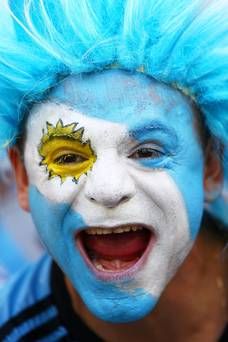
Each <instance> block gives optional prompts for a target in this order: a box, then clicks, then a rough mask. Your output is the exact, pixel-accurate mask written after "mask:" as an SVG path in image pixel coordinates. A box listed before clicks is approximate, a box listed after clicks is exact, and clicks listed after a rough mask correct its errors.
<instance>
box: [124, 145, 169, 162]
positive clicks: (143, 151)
mask: <svg viewBox="0 0 228 342" xmlns="http://www.w3.org/2000/svg"><path fill="white" fill-rule="evenodd" d="M163 155H164V153H163V152H162V151H159V150H158V149H155V148H151V147H141V148H138V149H137V150H136V151H134V152H133V153H132V154H131V155H130V156H129V157H128V158H132V159H147V158H154V159H155V158H160V157H162V156H163Z"/></svg>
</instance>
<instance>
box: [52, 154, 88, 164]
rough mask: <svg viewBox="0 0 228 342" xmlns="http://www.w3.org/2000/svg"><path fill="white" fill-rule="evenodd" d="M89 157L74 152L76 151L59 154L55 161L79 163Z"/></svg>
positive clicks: (57, 162) (59, 162) (56, 162)
mask: <svg viewBox="0 0 228 342" xmlns="http://www.w3.org/2000/svg"><path fill="white" fill-rule="evenodd" d="M86 160H87V159H86V158H85V157H83V156H81V155H79V154H74V153H68V154H63V155H62V156H59V157H57V158H55V160H54V163H55V164H59V165H63V164H77V163H82V162H84V161H86Z"/></svg>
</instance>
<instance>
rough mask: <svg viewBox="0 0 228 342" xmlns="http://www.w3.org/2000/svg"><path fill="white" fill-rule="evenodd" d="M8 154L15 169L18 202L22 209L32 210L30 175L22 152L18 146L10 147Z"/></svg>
mask: <svg viewBox="0 0 228 342" xmlns="http://www.w3.org/2000/svg"><path fill="white" fill-rule="evenodd" d="M8 154H9V159H10V161H11V165H12V168H13V170H14V175H15V180H16V186H17V196H18V202H19V204H20V206H21V208H22V209H24V210H25V211H30V209H29V200H28V184H29V182H28V176H27V172H26V169H25V166H24V163H23V161H22V159H21V155H20V152H19V150H18V149H17V148H16V147H14V148H10V149H9V152H8Z"/></svg>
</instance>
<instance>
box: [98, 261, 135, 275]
mask: <svg viewBox="0 0 228 342" xmlns="http://www.w3.org/2000/svg"><path fill="white" fill-rule="evenodd" d="M138 260H139V258H136V259H134V260H131V261H122V260H119V259H114V260H103V259H100V260H98V259H93V260H92V262H93V265H94V266H95V267H96V269H97V270H98V271H105V272H116V271H123V270H126V269H128V268H130V267H131V266H133V265H134V264H135V263H136V262H137V261H138Z"/></svg>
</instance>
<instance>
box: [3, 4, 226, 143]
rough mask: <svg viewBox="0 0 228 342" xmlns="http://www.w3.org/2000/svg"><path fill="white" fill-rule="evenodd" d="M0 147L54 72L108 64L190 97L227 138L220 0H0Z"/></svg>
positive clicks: (52, 81) (54, 78) (60, 74)
mask: <svg viewBox="0 0 228 342" xmlns="http://www.w3.org/2000/svg"><path fill="white" fill-rule="evenodd" d="M0 8H1V15H0V23H1V28H0V146H7V145H10V144H13V143H15V141H16V137H17V136H18V134H19V130H20V126H21V122H22V121H23V118H24V116H25V115H26V113H27V112H28V111H29V108H31V106H32V104H33V103H34V102H36V101H41V100H43V99H44V98H45V96H46V94H47V92H48V90H50V88H52V87H54V86H55V85H56V84H57V83H58V82H59V81H60V80H61V79H63V78H64V77H66V76H68V75H70V74H77V73H83V72H91V71H99V70H102V69H105V68H111V67H113V65H116V66H118V67H119V68H121V69H126V70H131V71H135V70H141V71H143V72H144V73H146V74H147V75H150V76H151V77H153V78H155V79H157V80H158V81H161V82H164V83H166V84H169V85H171V86H173V87H176V88H178V89H180V90H181V91H182V92H183V93H185V94H187V95H188V96H190V97H191V98H192V99H193V100H194V101H195V102H196V104H197V106H198V108H199V109H200V110H201V112H202V113H203V115H204V120H205V123H206V125H207V127H208V129H209V131H210V132H211V134H212V135H213V136H215V137H216V138H218V139H219V140H220V141H221V142H222V143H225V144H226V143H227V142H228V111H227V109H228V77H227V70H228V9H227V0H210V1H206V0H191V1H189V0H176V1H173V0H165V1H164V0H143V1H142V0H58V1H56V0H8V1H7V0H0Z"/></svg>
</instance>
